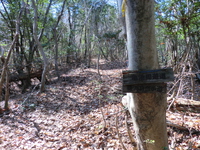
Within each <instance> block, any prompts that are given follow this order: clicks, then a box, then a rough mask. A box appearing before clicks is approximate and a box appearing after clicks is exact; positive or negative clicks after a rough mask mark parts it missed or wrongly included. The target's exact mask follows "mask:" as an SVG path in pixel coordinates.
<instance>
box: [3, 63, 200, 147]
mask: <svg viewBox="0 0 200 150" xmlns="http://www.w3.org/2000/svg"><path fill="white" fill-rule="evenodd" d="M123 66H124V64H122V63H120V62H112V63H111V62H106V61H101V65H100V75H99V74H98V71H97V69H96V67H95V66H94V67H93V68H92V67H91V68H84V66H82V67H79V68H71V69H63V68H62V69H61V76H62V81H60V82H52V83H51V84H48V85H47V86H46V91H45V92H44V93H41V94H39V93H38V88H37V87H36V88H33V89H32V90H30V91H27V92H26V93H24V94H20V91H19V89H17V87H13V88H15V89H14V90H13V91H14V92H13V91H12V95H11V97H10V101H9V106H10V112H9V113H7V114H4V115H3V116H1V117H0V121H1V122H0V149H1V150H82V149H85V150H98V149H99V150H101V149H102V150H103V149H105V150H106V149H107V150H122V149H123V148H122V145H121V143H120V141H119V136H120V138H121V140H122V142H123V144H124V146H125V147H126V148H127V150H131V149H132V148H131V147H132V143H131V142H130V139H129V138H128V134H127V128H126V123H125V120H126V111H125V109H124V107H123V106H122V104H121V98H122V97H123V94H122V93H121V90H120V88H121V86H122V85H121V84H122V83H121V78H122V71H123V70H125V68H124V67H123ZM53 74H55V73H54V72H52V73H51V75H52V79H53V77H54V75H53ZM186 82H189V81H185V82H184V83H186ZM195 89H196V93H198V90H200V83H197V82H195ZM189 91H191V90H189ZM189 91H187V90H186V92H185V94H184V95H180V97H182V98H184V99H186V98H187V99H188V97H187V95H191V94H190V93H188V92H189ZM196 100H199V99H198V96H196ZM171 103H172V100H170V101H169V102H168V105H169V104H171ZM175 104H177V103H176V102H174V103H173V105H172V108H173V109H170V110H167V120H168V121H169V122H170V123H171V124H173V125H168V128H167V130H168V136H169V145H170V149H171V150H188V149H190V150H198V149H199V150H200V114H199V112H200V110H199V109H195V108H194V109H192V110H191V109H190V108H189V106H188V107H181V106H180V107H181V109H176V105H175ZM1 105H3V102H2V103H1ZM178 107H179V106H177V108H178ZM128 125H129V126H130V128H131V130H132V131H133V128H132V123H131V118H130V116H128ZM176 126H177V127H176ZM180 127H183V128H180ZM117 129H118V131H119V132H117ZM133 132H134V131H133ZM161 137H162V135H161Z"/></svg>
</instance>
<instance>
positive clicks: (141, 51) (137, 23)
mask: <svg viewBox="0 0 200 150" xmlns="http://www.w3.org/2000/svg"><path fill="white" fill-rule="evenodd" d="M125 14H126V29H127V48H128V60H129V67H128V69H129V70H134V71H138V70H151V69H158V68H159V65H158V58H157V51H156V42H155V26H154V23H155V21H154V0H134V1H133V0H126V13H125ZM127 98H128V101H127V103H128V109H129V112H130V114H131V117H132V120H133V125H134V129H135V133H136V140H137V142H138V143H137V147H138V150H164V149H168V144H167V132H166V105H167V104H166V94H163V93H159V92H156V93H128V94H127Z"/></svg>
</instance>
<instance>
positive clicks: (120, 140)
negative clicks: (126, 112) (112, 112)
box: [116, 115, 127, 150]
mask: <svg viewBox="0 0 200 150" xmlns="http://www.w3.org/2000/svg"><path fill="white" fill-rule="evenodd" d="M116 130H117V135H118V138H119V142H120V144H121V145H122V148H123V149H124V150H127V149H126V147H125V146H124V143H123V142H122V139H121V136H120V134H119V129H118V116H117V115H116Z"/></svg>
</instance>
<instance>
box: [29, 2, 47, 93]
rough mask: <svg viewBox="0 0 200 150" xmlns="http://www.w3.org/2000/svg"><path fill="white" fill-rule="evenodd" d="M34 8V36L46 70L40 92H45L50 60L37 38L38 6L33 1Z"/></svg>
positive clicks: (43, 73)
mask: <svg viewBox="0 0 200 150" xmlns="http://www.w3.org/2000/svg"><path fill="white" fill-rule="evenodd" d="M32 6H33V9H34V22H33V34H34V35H33V36H34V40H35V42H36V45H37V48H38V49H39V51H40V53H41V55H42V57H43V61H44V69H43V72H42V79H41V87H40V92H44V90H45V81H46V74H47V72H48V63H49V62H48V59H47V57H46V55H45V53H44V51H43V48H42V45H41V43H40V41H39V39H38V36H37V32H38V26H37V18H38V12H37V6H36V4H35V0H32Z"/></svg>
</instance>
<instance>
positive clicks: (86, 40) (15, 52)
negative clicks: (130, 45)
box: [0, 0, 200, 150]
mask: <svg viewBox="0 0 200 150" xmlns="http://www.w3.org/2000/svg"><path fill="white" fill-rule="evenodd" d="M0 2H1V3H0V33H1V34H0V50H1V51H0V57H1V61H0V66H1V70H0V72H1V80H0V95H1V100H5V101H6V103H5V104H4V103H3V101H2V103H1V104H2V110H1V113H2V118H1V121H2V125H1V127H2V131H1V132H0V138H1V140H0V144H1V145H2V148H3V149H10V148H9V144H8V143H9V142H11V141H12V144H11V145H10V147H11V148H16V147H19V145H21V146H22V147H21V148H19V149H30V148H31V147H30V145H32V148H31V149H34V148H35V149H70V148H71V149H81V148H82V149H83V148H86V149H93V148H94V149H95V148H96V149H98V148H99V149H100V148H106V147H107V148H108V147H110V148H113V149H122V148H123V147H122V146H121V145H123V144H121V143H123V142H122V141H126V142H125V146H126V147H131V146H132V145H134V144H133V143H131V142H127V141H128V140H127V139H128V135H127V131H126V127H125V123H123V121H125V120H126V119H125V118H126V117H125V114H124V113H123V112H124V111H123V110H124V108H123V106H121V105H120V101H121V97H122V96H123V94H122V93H120V92H121V91H120V87H121V80H120V79H121V71H122V70H124V69H126V67H127V62H126V60H127V51H126V35H125V34H124V32H123V28H122V22H121V18H120V15H119V14H120V9H121V8H118V5H117V4H118V3H117V1H114V3H113V2H112V3H110V1H108V0H37V1H35V0H21V1H19V0H0ZM155 18H156V20H155V27H156V39H157V43H156V44H157V51H158V57H159V62H160V66H161V67H162V68H164V67H171V68H173V70H174V73H175V81H174V82H171V83H169V84H168V97H169V98H168V103H169V108H168V118H172V119H171V120H176V119H175V118H179V122H174V124H170V125H169V127H170V128H169V131H168V132H169V144H170V145H171V148H172V149H177V150H179V149H184V148H185V149H198V148H199V149H200V139H199V134H200V133H199V128H200V123H199V122H200V121H199V120H200V116H199V114H198V113H199V106H200V105H199V103H198V102H199V98H200V94H199V90H200V89H199V83H198V80H200V74H199V73H200V72H199V70H200V32H199V26H200V2H199V1H197V0H157V1H156V2H155ZM42 82H44V87H43V86H42ZM38 91H39V92H38ZM34 96H35V97H34ZM64 98H65V99H64ZM180 98H182V99H183V100H182V102H183V101H184V102H185V103H186V104H185V103H184V104H183V103H181V102H180V104H179V103H178V101H180ZM8 100H9V101H8ZM176 100H177V102H176ZM189 100H191V101H190V103H191V102H193V101H192V100H194V101H195V102H197V104H193V103H192V104H191V106H190V105H189V104H188V101H189ZM65 105H66V106H65ZM93 106H94V107H93ZM176 106H177V109H175V108H176ZM189 106H190V107H189ZM193 107H194V108H193ZM172 108H173V111H172V110H171V109H172ZM44 109H45V113H42V112H44ZM189 110H192V112H189ZM179 111H181V112H179ZM47 112H48V113H47ZM111 112H112V113H111ZM66 113H67V116H66ZM90 113H92V114H93V115H92V114H90ZM121 113H122V114H121ZM99 114H100V115H99ZM31 115H32V116H31ZM53 115H54V116H57V115H60V116H61V117H58V116H57V117H55V118H53V117H52V118H53V119H52V120H48V119H46V118H47V117H49V116H53ZM82 115H85V116H84V117H86V118H85V119H84V120H82V119H81V117H83V116H82ZM116 115H119V117H118V116H116ZM80 116H81V117H80ZM99 116H100V117H99ZM172 116H175V117H174V118H173V117H172ZM189 116H190V117H191V116H193V117H194V118H193V121H192V120H191V118H189ZM31 117H32V118H31ZM79 117H80V118H79ZM95 117H96V120H95ZM129 117H130V116H129ZM38 118H40V120H37V119H38ZM50 118H51V117H50ZM63 118H64V119H63ZM116 118H118V119H120V121H119V122H118V121H115V119H116ZM180 118H181V119H182V120H181V119H180ZM185 118H187V120H190V121H191V122H193V124H192V123H191V124H192V125H191V124H189V125H188V124H187V123H186V124H187V126H185V124H184V123H185V122H186V121H185V120H184V119H185ZM188 118H189V119H188ZM76 119H77V120H79V121H80V120H81V121H80V122H79V121H75V120H76ZM118 119H116V120H118ZM41 120H42V121H41ZM61 120H62V121H63V122H62V121H61ZM64 120H65V121H64ZM66 120H67V122H68V123H67V124H69V125H68V127H71V129H68V127H67V125H64V127H61V128H62V129H59V127H58V126H56V127H54V124H55V122H56V121H58V122H59V123H60V124H62V125H63V124H65V123H66ZM72 120H74V121H75V122H72V123H71V124H70V121H72ZM45 121H46V122H45ZM180 121H182V122H180ZM190 121H189V122H190ZM28 122H29V123H28ZM48 122H51V123H50V124H49V123H48ZM52 122H53V123H52ZM64 122H65V123H64ZM21 123H23V125H21ZM45 123H46V125H47V126H48V127H49V129H45ZM59 123H58V124H59ZM11 124H15V126H14V125H11ZM94 124H95V125H97V126H98V127H94V126H93V125H94ZM102 124H103V125H102ZM113 124H114V125H113ZM118 124H120V125H118ZM129 124H131V123H130V122H129ZM175 124H178V125H177V126H175ZM73 125H74V126H73ZM112 125H113V126H115V127H114V128H113V127H112ZM190 125H191V126H190ZM19 126H20V129H19ZM22 126H23V127H22ZM60 126H61V125H60ZM72 126H73V127H72ZM118 126H119V129H118ZM181 127H183V128H181ZM25 128H27V130H28V131H27V132H24V130H25ZM53 128H54V129H55V130H56V131H55V133H56V134H58V133H59V134H58V135H57V136H58V137H59V138H58V139H56V140H55V137H56V135H54V134H53V133H54V132H53V131H51V130H53ZM174 128H175V129H174ZM29 129H30V130H29ZM89 129H91V130H93V129H94V132H93V133H88V132H89V131H88V130H89ZM116 129H117V130H116ZM3 130H4V131H3ZM5 130H8V131H11V133H13V134H12V135H10V134H8V135H6V134H4V132H5ZM32 130H36V131H34V132H32ZM47 130H48V132H47ZM60 130H62V132H63V135H62V134H61V133H60V132H61V131H60ZM63 130H66V131H63ZM80 130H81V131H80ZM119 130H121V133H119ZM130 130H131V129H130ZM87 131H88V132H87ZM193 131H194V132H193ZM50 132H51V133H50ZM81 132H84V133H85V136H86V135H87V136H86V137H85V138H81V137H82V136H84V135H82V134H81ZM193 133H194V134H193ZM26 134H28V135H26ZM32 134H34V136H33V135H32ZM40 134H43V135H40ZM70 134H72V135H71V136H70ZM120 134H121V136H120ZM74 135H76V138H75V137H73V136H74ZM91 135H92V136H91ZM115 135H116V137H115ZM27 136H28V137H31V138H27ZM35 136H36V137H37V140H36V139H35V138H33V137H35ZM60 136H63V137H60ZM65 136H68V137H70V138H71V139H70V138H64V137H65ZM47 137H48V138H47ZM49 137H51V138H52V140H51V139H50V140H48V139H49ZM119 137H120V138H119ZM79 138H80V139H79ZM123 138H124V139H123ZM61 139H62V140H61ZM86 139H88V140H86ZM92 139H95V140H94V141H95V142H94V141H92ZM118 139H122V140H120V142H118ZM10 140H11V141H10ZM45 140H46V141H45ZM14 141H15V143H14ZM19 141H20V142H19ZM27 141H29V143H32V144H30V145H28V146H27ZM38 141H40V142H39V143H40V144H39V146H38V145H37V144H35V147H34V144H33V143H37V142H38ZM44 141H45V142H44ZM58 141H59V142H60V143H59V142H58ZM188 141H189V142H188ZM57 142H58V143H57ZM17 143H18V145H17ZM25 143H26V144H25ZM41 143H43V145H42V144H41ZM45 143H51V144H50V145H48V144H45ZM92 143H94V144H96V145H94V144H92ZM23 145H24V146H25V147H23ZM41 147H44V148H41Z"/></svg>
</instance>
